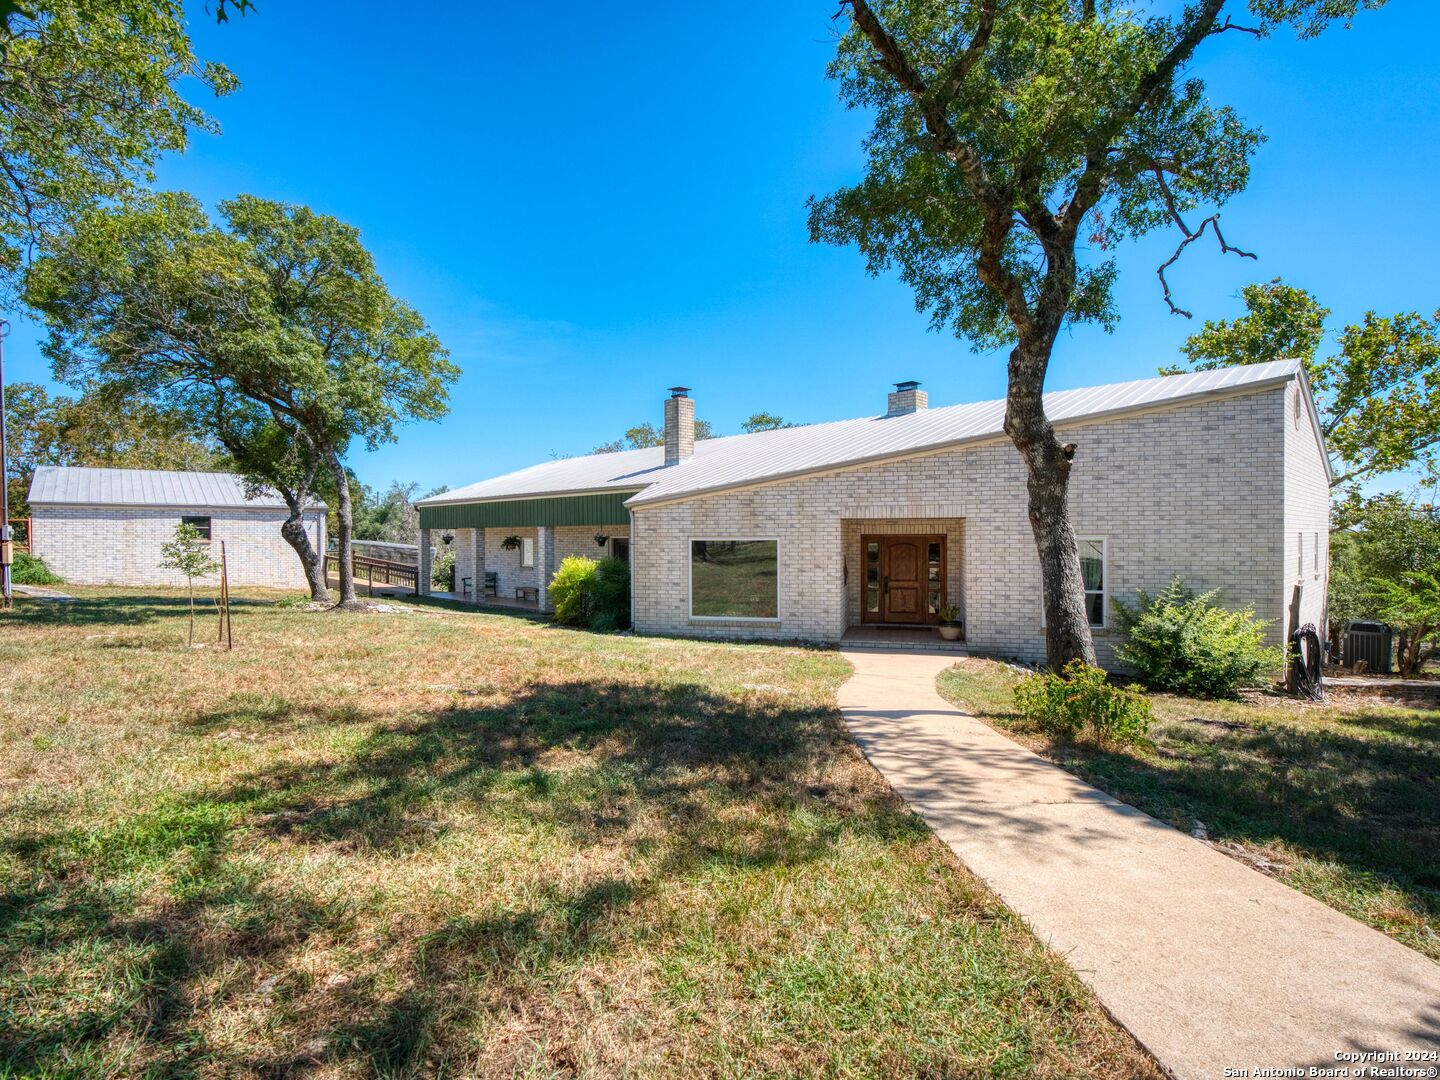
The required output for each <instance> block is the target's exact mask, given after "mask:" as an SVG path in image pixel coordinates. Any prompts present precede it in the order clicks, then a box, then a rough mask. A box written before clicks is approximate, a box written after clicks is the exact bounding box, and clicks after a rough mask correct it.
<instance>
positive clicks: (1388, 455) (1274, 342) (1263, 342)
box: [1184, 278, 1440, 484]
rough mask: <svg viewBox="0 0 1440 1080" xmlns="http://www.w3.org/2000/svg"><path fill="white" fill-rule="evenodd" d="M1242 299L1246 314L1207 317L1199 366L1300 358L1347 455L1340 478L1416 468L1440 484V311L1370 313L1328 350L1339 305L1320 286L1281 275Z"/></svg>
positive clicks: (1337, 451)
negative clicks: (1328, 330) (1325, 298)
mask: <svg viewBox="0 0 1440 1080" xmlns="http://www.w3.org/2000/svg"><path fill="white" fill-rule="evenodd" d="M1241 297H1242V298H1243V300H1244V302H1245V314H1243V315H1241V316H1238V317H1237V318H1234V319H1231V320H1228V321H1227V320H1213V321H1207V322H1206V323H1205V326H1204V328H1203V329H1201V330H1200V331H1199V332H1198V333H1196V334H1194V335H1192V336H1191V337H1190V338H1189V339H1188V340H1187V341H1186V343H1185V346H1184V352H1185V357H1186V359H1187V360H1189V361H1190V364H1191V366H1192V367H1193V368H1194V369H1195V370H1197V371H1201V370H1208V369H1213V368H1221V367H1230V366H1234V365H1241V364H1260V363H1265V362H1266V361H1269V360H1281V359H1289V358H1294V359H1299V360H1301V361H1303V362H1304V364H1305V369H1306V372H1307V373H1308V374H1309V376H1310V382H1311V385H1312V387H1313V388H1314V391H1315V399H1316V406H1317V407H1318V409H1319V411H1320V424H1321V428H1322V430H1323V431H1324V433H1325V440H1326V443H1327V445H1328V446H1329V448H1330V451H1331V453H1332V454H1333V455H1334V456H1335V458H1336V459H1337V461H1336V465H1337V467H1336V468H1335V483H1336V484H1342V483H1352V482H1354V481H1356V480H1358V479H1361V478H1363V477H1368V476H1374V475H1377V474H1383V473H1388V472H1396V471H1399V470H1403V469H1411V468H1416V467H1418V468H1420V469H1422V470H1424V471H1425V472H1426V473H1427V474H1428V475H1429V476H1430V477H1431V478H1432V479H1434V480H1437V481H1440V311H1436V312H1435V313H1434V315H1433V316H1431V317H1430V318H1426V317H1425V316H1423V315H1421V314H1420V313H1419V312H1414V311H1411V312H1401V313H1399V314H1396V315H1388V316H1380V315H1376V314H1375V313H1374V312H1373V311H1367V312H1366V313H1365V315H1364V317H1363V318H1362V319H1361V320H1360V322H1359V323H1353V324H1351V325H1349V326H1346V327H1344V328H1343V329H1342V330H1341V331H1340V332H1339V335H1338V341H1337V346H1338V347H1337V349H1336V350H1335V351H1334V352H1333V353H1331V354H1330V355H1328V356H1324V357H1322V356H1320V346H1321V344H1322V342H1323V339H1324V336H1325V329H1324V325H1325V320H1326V318H1327V317H1328V316H1329V314H1330V309H1329V308H1326V307H1323V306H1321V304H1320V303H1319V301H1317V300H1316V299H1315V297H1314V296H1312V295H1311V294H1310V293H1308V292H1306V291H1305V290H1304V289H1297V288H1295V287H1294V286H1290V285H1286V284H1285V283H1284V282H1282V281H1281V280H1280V279H1279V278H1276V279H1274V280H1273V281H1270V282H1268V283H1266V284H1263V285H1261V284H1256V285H1247V286H1246V287H1245V288H1244V289H1243V290H1241Z"/></svg>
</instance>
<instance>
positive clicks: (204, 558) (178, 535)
mask: <svg viewBox="0 0 1440 1080" xmlns="http://www.w3.org/2000/svg"><path fill="white" fill-rule="evenodd" d="M160 554H161V555H162V556H163V558H162V559H161V561H160V569H162V570H178V571H180V573H182V574H184V575H185V584H186V586H187V587H188V589H189V590H190V644H191V645H194V644H195V579H196V578H198V577H205V576H206V575H208V574H213V573H214V572H215V571H216V570H219V569H220V564H219V563H218V562H216V561H215V560H214V559H212V558H211V557H210V547H209V545H208V544H207V543H206V541H205V538H204V537H202V536H201V535H200V530H199V529H197V528H195V526H194V525H191V524H189V523H188V522H184V521H182V522H181V523H180V524H179V525H177V526H175V539H173V540H171V541H170V542H169V543H168V544H161V545H160Z"/></svg>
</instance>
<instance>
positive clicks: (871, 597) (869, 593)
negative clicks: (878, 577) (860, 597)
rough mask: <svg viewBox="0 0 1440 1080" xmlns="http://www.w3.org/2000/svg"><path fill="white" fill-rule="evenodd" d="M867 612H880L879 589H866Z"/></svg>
mask: <svg viewBox="0 0 1440 1080" xmlns="http://www.w3.org/2000/svg"><path fill="white" fill-rule="evenodd" d="M865 610H866V611H879V610H880V590H879V589H866V590H865Z"/></svg>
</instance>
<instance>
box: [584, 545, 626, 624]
mask: <svg viewBox="0 0 1440 1080" xmlns="http://www.w3.org/2000/svg"><path fill="white" fill-rule="evenodd" d="M629 625H630V564H629V563H628V562H626V561H625V560H624V559H601V560H600V565H599V566H598V567H597V568H596V570H595V583H594V585H593V586H592V588H591V593H590V629H592V630H598V631H600V632H601V633H609V632H610V631H612V630H624V629H625V628H626V627H628V626H629Z"/></svg>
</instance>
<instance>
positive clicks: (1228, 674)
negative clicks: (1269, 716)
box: [1114, 577, 1285, 697]
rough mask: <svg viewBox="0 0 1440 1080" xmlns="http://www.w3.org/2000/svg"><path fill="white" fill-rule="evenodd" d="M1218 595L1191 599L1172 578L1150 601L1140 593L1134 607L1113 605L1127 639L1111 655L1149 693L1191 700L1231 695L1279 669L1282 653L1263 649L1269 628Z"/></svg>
mask: <svg viewBox="0 0 1440 1080" xmlns="http://www.w3.org/2000/svg"><path fill="white" fill-rule="evenodd" d="M1219 596H1220V590H1218V589H1214V590H1212V591H1210V592H1206V593H1200V594H1199V595H1196V594H1195V593H1193V592H1191V591H1190V590H1189V589H1187V588H1185V586H1184V585H1182V584H1181V583H1180V579H1179V578H1178V577H1177V578H1176V579H1175V580H1173V581H1172V582H1170V584H1169V585H1167V586H1165V588H1164V589H1162V590H1161V591H1160V592H1159V593H1157V594H1156V595H1155V596H1153V597H1152V596H1148V595H1146V593H1145V592H1144V591H1143V590H1142V591H1141V592H1140V593H1139V603H1138V604H1137V605H1136V606H1135V607H1134V608H1130V607H1126V606H1125V605H1124V604H1122V603H1120V602H1119V601H1118V600H1117V601H1115V605H1114V606H1115V614H1116V623H1117V624H1118V626H1119V628H1120V630H1121V631H1122V632H1123V633H1124V634H1125V635H1126V637H1127V640H1126V642H1125V644H1124V645H1122V646H1121V647H1120V648H1119V649H1117V650H1116V654H1115V655H1116V656H1117V657H1118V658H1119V659H1120V660H1121V661H1122V662H1123V663H1125V664H1127V665H1128V666H1130V667H1132V668H1134V669H1135V672H1136V674H1137V675H1138V676H1139V678H1140V681H1141V682H1142V683H1144V684H1145V685H1146V686H1148V687H1150V688H1151V689H1152V690H1163V691H1167V692H1169V693H1174V694H1186V695H1189V696H1192V697H1234V696H1235V691H1236V690H1237V689H1238V688H1240V687H1242V686H1249V685H1253V684H1255V683H1257V682H1259V681H1261V679H1262V676H1263V675H1264V674H1265V673H1266V672H1275V671H1278V670H1279V669H1280V668H1282V667H1283V666H1284V663H1285V655H1284V651H1283V650H1281V649H1274V648H1267V647H1266V646H1265V645H1264V640H1265V629H1266V627H1267V626H1269V625H1270V624H1269V623H1267V622H1265V621H1263V620H1261V619H1257V618H1256V617H1255V609H1254V608H1245V609H1243V610H1241V611H1231V610H1230V609H1229V608H1225V607H1222V606H1221V605H1220V604H1219V603H1218V599H1219Z"/></svg>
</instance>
